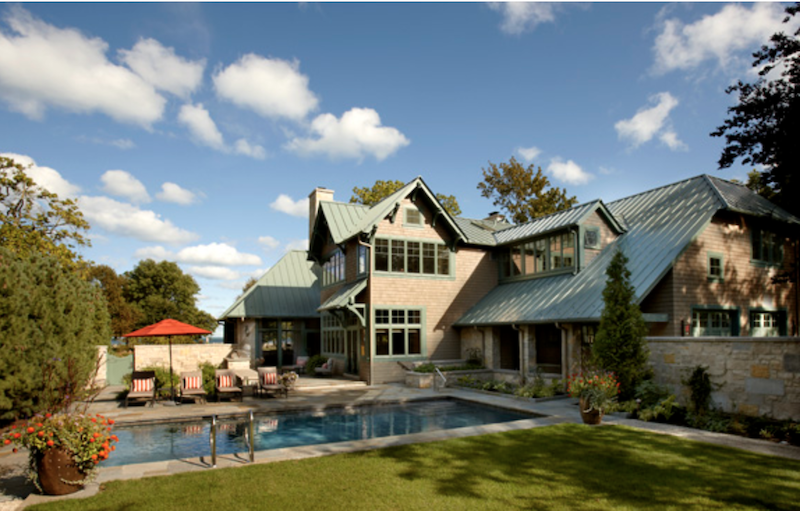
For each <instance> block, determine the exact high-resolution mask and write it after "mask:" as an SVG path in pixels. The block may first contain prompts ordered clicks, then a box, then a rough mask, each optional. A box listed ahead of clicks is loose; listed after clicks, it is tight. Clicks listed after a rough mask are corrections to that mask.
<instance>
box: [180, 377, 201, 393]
mask: <svg viewBox="0 0 800 511" xmlns="http://www.w3.org/2000/svg"><path fill="white" fill-rule="evenodd" d="M202 386H203V378H201V377H200V376H186V377H184V378H183V388H185V389H186V390H189V389H199V388H201V387H202Z"/></svg>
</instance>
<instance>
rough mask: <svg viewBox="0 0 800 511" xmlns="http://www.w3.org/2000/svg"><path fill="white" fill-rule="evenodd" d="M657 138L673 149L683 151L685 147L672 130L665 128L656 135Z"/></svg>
mask: <svg viewBox="0 0 800 511" xmlns="http://www.w3.org/2000/svg"><path fill="white" fill-rule="evenodd" d="M658 139H659V140H661V142H663V143H664V144H665V145H666V146H667V147H669V148H670V149H672V150H673V151H685V150H686V149H687V146H686V144H684V143H683V142H682V141H680V140H679V139H678V134H677V133H675V132H674V131H672V130H667V131H665V132H663V133H661V135H659V136H658Z"/></svg>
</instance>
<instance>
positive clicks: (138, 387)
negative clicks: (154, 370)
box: [133, 378, 153, 392]
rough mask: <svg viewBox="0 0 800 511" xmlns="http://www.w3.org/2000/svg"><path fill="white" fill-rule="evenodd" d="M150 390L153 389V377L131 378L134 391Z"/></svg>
mask: <svg viewBox="0 0 800 511" xmlns="http://www.w3.org/2000/svg"><path fill="white" fill-rule="evenodd" d="M151 390H153V378H147V379H145V380H133V391H134V392H150V391H151Z"/></svg>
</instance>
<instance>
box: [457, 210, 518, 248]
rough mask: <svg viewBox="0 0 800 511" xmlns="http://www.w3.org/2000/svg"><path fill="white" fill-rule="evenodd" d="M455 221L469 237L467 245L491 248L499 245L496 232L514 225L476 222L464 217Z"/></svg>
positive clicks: (491, 221)
mask: <svg viewBox="0 0 800 511" xmlns="http://www.w3.org/2000/svg"><path fill="white" fill-rule="evenodd" d="M453 220H455V222H456V224H458V227H459V228H460V229H461V231H462V232H463V233H464V235H465V236H466V237H467V239H466V242H467V243H471V244H473V245H484V246H489V247H493V246H495V245H496V244H497V240H495V237H494V233H495V232H496V231H499V230H501V229H506V228H508V227H511V226H512V224H509V223H508V222H505V221H495V220H474V219H471V218H463V217H454V218H453Z"/></svg>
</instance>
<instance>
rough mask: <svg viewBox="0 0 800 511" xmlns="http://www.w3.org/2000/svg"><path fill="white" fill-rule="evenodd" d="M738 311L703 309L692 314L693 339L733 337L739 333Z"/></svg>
mask: <svg viewBox="0 0 800 511" xmlns="http://www.w3.org/2000/svg"><path fill="white" fill-rule="evenodd" d="M737 314H738V311H735V310H720V309H702V310H694V311H693V312H692V336H693V337H731V336H733V335H737V334H738V332H737V330H738V328H737V327H738V324H737V321H738V316H737Z"/></svg>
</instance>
